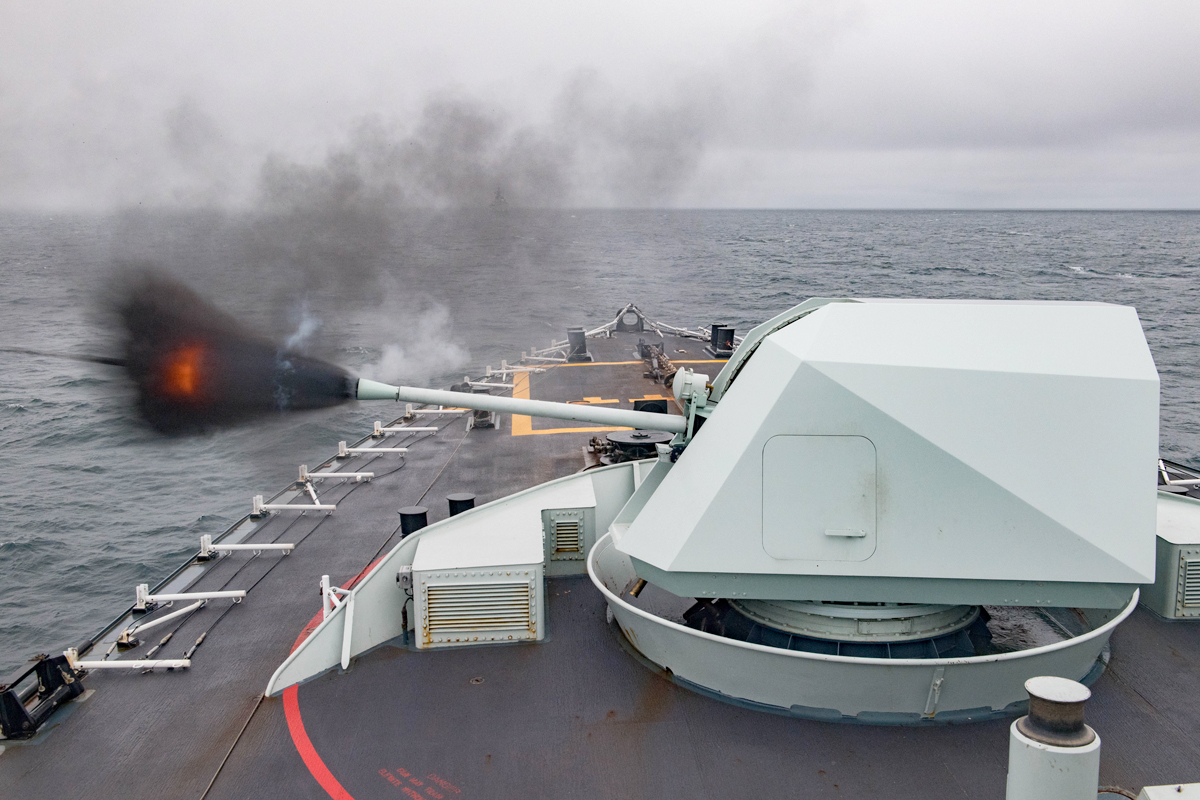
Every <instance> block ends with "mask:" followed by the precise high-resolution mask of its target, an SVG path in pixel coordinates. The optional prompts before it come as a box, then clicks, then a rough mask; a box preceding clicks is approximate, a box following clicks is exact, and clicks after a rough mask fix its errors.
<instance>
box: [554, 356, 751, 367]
mask: <svg viewBox="0 0 1200 800" xmlns="http://www.w3.org/2000/svg"><path fill="white" fill-rule="evenodd" d="M728 360H729V359H727V358H698V359H691V360H690V361H677V360H676V359H673V358H672V359H671V363H672V364H724V363H725V362H726V361H728ZM644 363H645V362H644V361H575V362H573V363H570V364H534V365H533V366H535V367H537V368H538V369H563V368H564V367H622V366H625V365H627V364H644Z"/></svg>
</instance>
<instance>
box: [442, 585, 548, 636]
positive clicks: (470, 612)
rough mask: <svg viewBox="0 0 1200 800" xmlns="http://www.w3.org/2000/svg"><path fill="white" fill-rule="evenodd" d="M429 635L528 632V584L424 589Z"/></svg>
mask: <svg viewBox="0 0 1200 800" xmlns="http://www.w3.org/2000/svg"><path fill="white" fill-rule="evenodd" d="M427 591H428V596H427V600H426V603H427V609H428V614H429V617H428V619H429V633H430V634H434V635H436V634H439V633H456V632H460V631H500V630H528V629H529V626H530V624H529V603H530V600H529V592H530V589H529V584H528V583H479V584H449V585H445V586H430V587H428V590H427Z"/></svg>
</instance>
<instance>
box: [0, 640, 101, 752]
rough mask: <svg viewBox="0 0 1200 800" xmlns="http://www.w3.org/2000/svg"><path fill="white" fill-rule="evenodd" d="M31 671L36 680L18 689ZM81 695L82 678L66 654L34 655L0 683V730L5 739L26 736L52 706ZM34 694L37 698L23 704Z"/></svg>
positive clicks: (33, 729) (36, 727)
mask: <svg viewBox="0 0 1200 800" xmlns="http://www.w3.org/2000/svg"><path fill="white" fill-rule="evenodd" d="M31 674H36V677H37V680H36V683H33V684H31V685H30V686H29V687H27V688H25V689H23V690H22V689H21V688H20V684H21V683H23V682H24V681H25V679H26V678H28V677H29V676H30V675H31ZM81 694H83V681H82V680H81V679H80V678H79V676H77V675H76V674H75V670H73V669H71V665H70V663H69V662H68V661H67V657H66V656H54V657H45V658H38V659H37V660H36V661H34V663H33V664H31V665H30V666H28V667H24V668H22V669H20V670H18V671H17V672H14V673H13V674H12V675H10V676H9V678H8V680H7V681H6V682H5V683H4V684H0V733H3V734H4V736H5V738H8V739H29V738H31V737H33V736H34V735H35V734H36V733H37V732H38V728H40V727H41V726H42V724H43V723H44V722H45V721H46V720H47V719H49V718H50V715H51V714H53V713H54V711H55V709H57V708H58V707H59V706H61V705H62V704H63V703H65V702H67V701H68V700H71V699H74V698H76V697H78V696H79V695H81ZM35 697H36V698H37V701H36V702H35V703H34V704H33V705H32V706H27V705H26V704H27V703H29V702H30V701H33V700H34V698H35Z"/></svg>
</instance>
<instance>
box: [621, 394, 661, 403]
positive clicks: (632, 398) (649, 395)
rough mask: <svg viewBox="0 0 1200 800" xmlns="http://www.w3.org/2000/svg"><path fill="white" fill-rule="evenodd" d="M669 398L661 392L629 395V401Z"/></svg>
mask: <svg viewBox="0 0 1200 800" xmlns="http://www.w3.org/2000/svg"><path fill="white" fill-rule="evenodd" d="M670 399H671V398H669V397H667V396H666V395H661V394H648V395H646V396H644V397H631V398H629V402H631V403H636V402H637V401H638V400H670Z"/></svg>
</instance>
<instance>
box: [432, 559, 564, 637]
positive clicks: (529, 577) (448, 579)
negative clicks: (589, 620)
mask: <svg viewBox="0 0 1200 800" xmlns="http://www.w3.org/2000/svg"><path fill="white" fill-rule="evenodd" d="M413 574H414V576H415V577H416V591H415V592H413V600H414V610H415V612H416V633H417V637H416V639H417V642H416V644H417V647H418V648H421V649H424V648H427V647H453V646H455V645H468V644H486V643H489V642H492V643H495V642H520V641H537V640H540V639H543V638H544V637H545V628H546V626H545V622H544V620H543V619H542V614H543V608H544V607H545V602H544V598H543V596H542V594H543V592H542V565H541V564H528V565H524V566H510V567H501V568H495V569H452V570H438V571H433V572H424V571H422V572H416V571H414V573H413Z"/></svg>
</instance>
